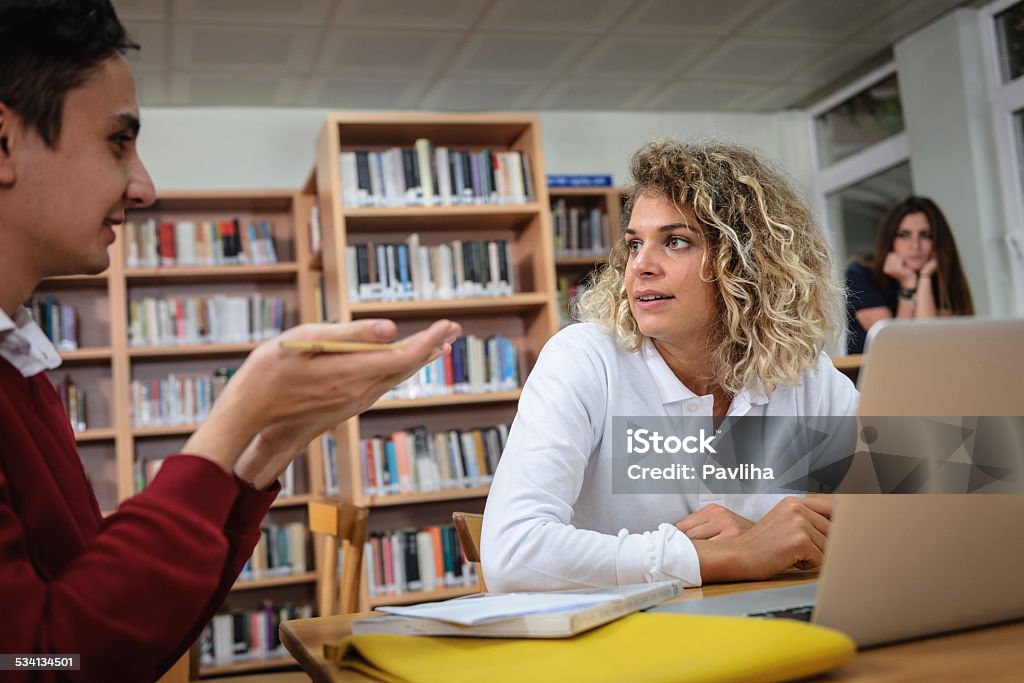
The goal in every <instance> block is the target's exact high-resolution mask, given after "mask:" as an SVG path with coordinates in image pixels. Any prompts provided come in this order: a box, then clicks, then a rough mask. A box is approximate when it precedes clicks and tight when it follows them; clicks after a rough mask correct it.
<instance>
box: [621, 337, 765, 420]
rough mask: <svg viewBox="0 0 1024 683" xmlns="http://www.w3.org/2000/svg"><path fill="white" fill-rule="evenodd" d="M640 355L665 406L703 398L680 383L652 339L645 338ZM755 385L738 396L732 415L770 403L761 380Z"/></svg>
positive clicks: (733, 405) (734, 400)
mask: <svg viewBox="0 0 1024 683" xmlns="http://www.w3.org/2000/svg"><path fill="white" fill-rule="evenodd" d="M640 354H641V356H642V357H643V359H644V363H645V364H646V365H647V368H648V369H649V370H650V371H651V376H652V377H654V382H655V385H656V386H657V387H658V395H659V396H660V397H661V402H662V403H663V404H666V405H667V404H669V403H678V402H680V401H687V400H690V399H694V398H702V397H699V396H697V394H695V393H693V391H692V390H691V389H690V387H688V386H686V385H685V384H683V383H682V382H680V381H679V378H678V377H676V374H675V373H674V372H672V368H670V367H669V366H668V363H666V362H665V359H664V358H663V357H662V355H661V353H660V352H659V351H658V349H657V348H655V346H654V342H653V341H651V339H650V337H644V340H643V344H641V346H640ZM754 383H755V386H752V387H748V388H746V389H743V390H742V391H740V393H739V394H737V395H736V397H735V398H734V399H733V401H732V406H731V408H730V410H729V413H730V414H734V413H745V412H746V411H747V410H748V409H749V408H750V406H753V405H760V404H763V403H767V402H768V396H767V395H765V392H764V388H763V385H762V384H761V382H760V380H757V379H755V380H754Z"/></svg>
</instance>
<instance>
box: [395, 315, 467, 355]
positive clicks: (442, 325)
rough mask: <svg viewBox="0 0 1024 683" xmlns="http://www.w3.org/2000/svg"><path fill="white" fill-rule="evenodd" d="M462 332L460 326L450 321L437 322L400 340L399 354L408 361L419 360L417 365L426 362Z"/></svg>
mask: <svg viewBox="0 0 1024 683" xmlns="http://www.w3.org/2000/svg"><path fill="white" fill-rule="evenodd" d="M461 332H462V326H461V325H459V324H458V323H455V322H452V321H451V320H438V321H437V322H435V323H434V324H433V325H431V326H430V327H428V328H427V329H425V330H421V331H419V332H417V333H416V334H413V335H411V336H409V337H406V338H405V339H403V340H402V344H403V348H402V351H401V353H402V354H403V355H405V356H407V357H408V358H410V359H417V358H418V359H420V360H419V363H420V364H423V363H426V362H428V359H430V358H431V357H432V356H433V355H434V354H435V353H437V351H438V350H439V349H443V348H444V345H445V344H446V343H451V341H453V340H454V339H455V338H456V337H458V336H459V334H461Z"/></svg>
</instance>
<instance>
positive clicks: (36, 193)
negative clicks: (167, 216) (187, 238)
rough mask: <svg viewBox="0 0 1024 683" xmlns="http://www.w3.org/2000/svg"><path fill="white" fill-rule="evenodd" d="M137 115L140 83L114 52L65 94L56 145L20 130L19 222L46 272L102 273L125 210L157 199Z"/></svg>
mask: <svg viewBox="0 0 1024 683" xmlns="http://www.w3.org/2000/svg"><path fill="white" fill-rule="evenodd" d="M138 120H139V109H138V105H137V104H136V102H135V82H134V79H133V78H132V75H131V72H130V70H129V68H128V64H127V63H126V62H125V60H124V59H123V58H121V57H120V56H117V57H112V58H110V59H108V60H106V61H105V62H103V63H102V64H100V66H99V67H98V68H97V69H96V70H95V71H94V72H93V73H92V75H91V76H90V77H89V78H88V79H87V80H86V82H85V83H84V84H83V85H82V86H80V87H78V88H76V89H74V90H71V91H69V92H68V93H67V96H66V97H65V100H64V110H63V124H62V126H61V131H60V135H59V137H58V138H57V141H56V144H55V145H54V148H52V149H51V148H49V147H47V146H46V144H45V143H44V142H43V140H42V139H41V138H40V137H39V136H38V135H37V134H36V133H35V131H27V130H25V129H24V128H23V129H22V136H21V149H20V150H18V151H19V152H20V154H18V155H17V181H16V182H17V184H18V185H20V186H21V188H20V189H21V190H22V192H21V193H19V194H20V197H21V202H22V203H21V204H20V206H21V207H22V208H23V210H24V214H25V215H24V219H25V220H23V221H21V224H22V229H23V234H24V235H25V239H28V240H32V241H33V244H32V247H33V248H32V249H31V250H29V251H28V253H29V254H31V256H32V258H34V259H35V263H34V266H35V270H36V271H37V273H38V274H39V275H40V276H41V277H49V276H54V275H72V274H94V273H99V272H100V271H102V270H103V269H105V268H106V267H107V266H108V265H109V261H110V259H109V256H108V253H107V249H108V247H109V246H110V245H111V244H112V243H113V242H114V239H115V237H114V226H115V225H120V224H121V223H123V222H124V216H125V214H124V211H125V208H126V207H140V206H146V205H148V204H150V203H152V201H153V192H154V190H153V183H152V180H150V178H149V174H148V173H147V172H146V169H145V167H144V166H143V165H142V162H141V160H140V159H139V157H138V154H137V151H136V147H135V138H136V135H137V132H138Z"/></svg>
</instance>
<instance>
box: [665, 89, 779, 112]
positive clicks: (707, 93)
mask: <svg viewBox="0 0 1024 683" xmlns="http://www.w3.org/2000/svg"><path fill="white" fill-rule="evenodd" d="M764 87H765V85H764V84H763V83H686V82H683V83H676V84H674V85H672V86H671V87H669V88H665V89H664V90H663V91H662V92H660V93H659V94H658V95H656V96H655V97H653V98H652V99H651V108H654V109H658V110H672V111H728V110H731V109H734V105H736V104H737V103H739V102H741V101H742V100H744V99H746V98H749V97H750V95H751V93H752V92H754V91H759V90H763V89H764Z"/></svg>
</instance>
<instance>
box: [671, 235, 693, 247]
mask: <svg viewBox="0 0 1024 683" xmlns="http://www.w3.org/2000/svg"><path fill="white" fill-rule="evenodd" d="M667 244H668V246H669V248H671V249H682V248H683V247H687V246H689V245H690V242H689V240H687V239H686V238H685V237H677V236H675V235H673V236H672V237H669V238H668V240H667Z"/></svg>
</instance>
